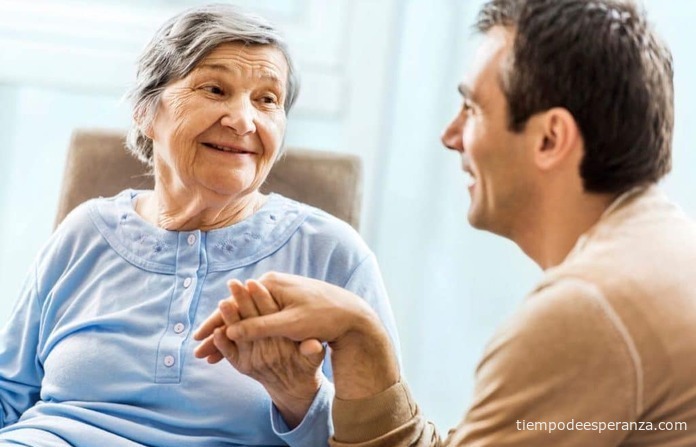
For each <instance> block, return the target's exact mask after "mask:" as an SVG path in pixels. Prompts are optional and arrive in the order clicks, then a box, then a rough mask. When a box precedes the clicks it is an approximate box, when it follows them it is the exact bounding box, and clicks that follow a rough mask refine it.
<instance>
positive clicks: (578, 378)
mask: <svg viewBox="0 0 696 447" xmlns="http://www.w3.org/2000/svg"><path fill="white" fill-rule="evenodd" d="M518 421H519V422H518ZM535 422H537V423H538V422H541V423H544V422H545V423H546V425H545V426H544V425H536V426H534V425H533V424H534V423H535ZM569 422H570V423H572V427H573V430H567V429H565V430H561V429H560V428H559V423H569ZM665 422H667V423H675V422H681V423H686V429H684V427H683V426H682V427H680V428H681V429H680V430H665V429H660V428H665V427H662V426H660V423H665ZM550 423H556V424H557V425H556V428H555V429H554V430H551V425H550ZM593 423H594V424H593ZM602 423H604V424H605V425H604V429H603V430H602V431H601V433H600V428H602ZM609 423H613V425H610V424H609ZM630 423H632V424H630ZM334 424H335V436H334V439H333V440H332V445H333V446H336V447H339V446H348V445H350V446H361V447H368V446H370V447H371V446H389V447H396V446H419V447H420V446H496V447H504V446H538V447H546V446H549V447H551V446H553V447H559V446H564V447H566V446H568V447H570V446H582V447H603V446H669V447H676V446H696V225H695V224H694V223H693V222H692V221H691V220H689V219H688V218H687V217H685V216H684V215H683V213H682V212H681V211H680V210H679V209H678V208H677V207H676V206H674V205H673V204H671V203H670V202H669V201H668V200H667V199H666V198H665V197H664V195H663V194H662V193H661V192H660V191H659V190H658V189H657V188H656V187H651V188H648V189H645V190H637V191H632V192H630V193H627V194H625V195H623V196H621V197H620V198H619V199H617V200H616V202H614V204H613V205H612V206H611V207H610V208H609V209H608V210H607V211H606V212H605V213H604V214H603V216H602V218H601V219H600V220H599V222H598V223H597V224H596V225H594V226H593V227H592V228H591V229H590V230H589V231H588V232H587V233H586V234H585V235H583V236H582V237H581V238H580V239H579V240H578V242H577V244H576V246H575V247H574V249H573V250H572V251H571V253H570V254H569V255H568V256H567V258H566V260H565V261H564V262H563V263H562V264H561V265H559V266H557V267H555V268H553V269H549V270H548V271H547V272H546V275H545V277H544V279H543V280H542V282H541V283H540V284H539V285H538V287H537V288H536V289H535V290H534V291H533V292H532V293H531V294H530V295H529V296H528V297H527V299H525V301H524V303H523V305H522V306H521V308H520V309H519V311H518V312H517V313H516V314H515V315H514V316H513V317H512V319H511V320H510V321H509V322H508V323H507V324H506V325H505V326H503V327H501V328H500V329H499V330H498V331H497V333H496V335H495V336H494V337H493V339H492V341H491V342H490V344H489V345H488V347H487V349H486V351H485V353H484V356H483V359H482V360H481V363H480V364H479V367H478V369H477V371H476V387H475V392H474V402H473V404H472V406H471V408H470V410H469V412H468V413H467V414H466V416H465V417H464V420H463V421H462V422H461V423H460V425H459V426H458V427H456V428H455V429H453V430H451V431H450V433H449V436H448V437H447V439H446V440H445V441H444V442H443V441H441V440H440V438H439V435H438V434H437V432H436V429H435V427H434V426H433V425H432V424H431V423H429V422H427V421H426V420H425V419H424V418H423V416H422V415H421V414H420V413H419V410H418V407H417V406H416V404H415V402H413V400H412V398H411V395H410V394H409V391H408V388H407V387H406V385H405V384H403V383H399V384H396V385H394V386H393V387H391V388H389V389H388V390H386V391H384V392H383V393H381V394H380V395H378V396H375V397H373V398H371V399H369V400H363V401H341V400H336V401H335V403H334ZM527 424H532V426H531V427H530V426H528V425H527ZM525 428H526V429H525ZM529 428H537V429H536V430H534V429H529ZM578 428H582V430H580V429H578ZM650 428H652V430H650Z"/></svg>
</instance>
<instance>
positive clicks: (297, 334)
mask: <svg viewBox="0 0 696 447" xmlns="http://www.w3.org/2000/svg"><path fill="white" fill-rule="evenodd" d="M295 313H296V312H294V311H293V310H286V311H282V312H276V313H273V314H270V315H263V316H259V317H258V318H251V319H248V320H242V321H240V322H239V323H235V324H233V325H230V326H228V327H227V332H226V334H227V337H228V338H229V339H230V340H234V341H237V342H242V341H243V342H251V341H255V340H259V339H261V338H268V337H285V338H289V339H290V340H294V341H302V340H304V339H306V338H310V337H311V335H310V336H306V335H305V334H304V332H305V330H304V327H298V325H297V321H298V320H299V319H300V318H301V316H299V318H296V317H295Z"/></svg>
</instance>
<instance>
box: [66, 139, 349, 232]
mask: <svg viewBox="0 0 696 447" xmlns="http://www.w3.org/2000/svg"><path fill="white" fill-rule="evenodd" d="M124 144H125V132H124V131H117V130H105V129H78V130H75V131H74V132H73V135H72V138H71V140H70V147H69V148H68V158H67V161H66V164H65V172H64V174H63V183H62V187H61V192H60V200H59V203H58V212H57V214H56V221H55V225H56V226H57V225H58V224H59V223H60V222H61V221H62V220H63V219H64V218H65V216H66V215H67V214H68V213H69V212H70V211H71V210H72V209H73V208H75V207H76V206H77V205H79V204H80V203H82V202H84V201H85V200H88V199H91V198H93V197H99V196H103V197H109V196H113V195H114V194H117V193H118V192H119V191H122V190H124V189H126V188H134V189H152V187H153V178H152V176H151V175H148V174H147V168H146V166H145V165H144V164H143V163H141V162H140V161H139V160H137V159H136V158H135V157H133V156H132V155H131V154H130V153H129V152H128V151H127V150H126V149H125V145H124ZM361 180H362V165H361V162H360V159H359V158H358V157H357V156H355V155H348V154H338V153H333V152H320V151H308V150H300V149H288V150H287V151H286V153H285V154H284V155H283V157H282V158H281V159H280V160H278V161H277V162H276V164H275V165H274V166H273V168H272V169H271V172H270V174H269V175H268V178H267V179H266V182H265V183H264V184H263V186H262V187H261V190H262V191H263V192H265V193H268V192H276V193H279V194H282V195H284V196H286V197H289V198H291V199H295V200H297V201H300V202H304V203H307V204H309V205H312V206H316V207H317V208H321V209H322V210H324V211H326V212H328V213H330V214H333V215H334V216H336V217H338V218H339V219H342V220H344V221H345V222H348V223H349V224H350V225H352V226H353V228H355V229H356V230H358V229H359V224H360V205H361V200H362V185H361Z"/></svg>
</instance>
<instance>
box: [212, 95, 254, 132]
mask: <svg viewBox="0 0 696 447" xmlns="http://www.w3.org/2000/svg"><path fill="white" fill-rule="evenodd" d="M255 113H256V111H255V110H254V107H253V105H252V104H251V101H250V100H249V99H248V98H236V99H234V100H232V101H230V102H229V103H228V105H227V111H226V113H225V115H224V116H223V117H222V120H221V124H222V125H223V126H226V127H229V128H231V129H232V130H234V132H235V133H236V134H237V135H239V136H242V135H246V134H249V133H254V132H256V124H255V122H254V117H255Z"/></svg>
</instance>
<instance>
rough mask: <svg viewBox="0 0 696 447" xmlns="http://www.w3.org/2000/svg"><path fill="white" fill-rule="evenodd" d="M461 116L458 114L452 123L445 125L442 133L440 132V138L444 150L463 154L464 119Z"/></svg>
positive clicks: (461, 114)
mask: <svg viewBox="0 0 696 447" xmlns="http://www.w3.org/2000/svg"><path fill="white" fill-rule="evenodd" d="M463 115H464V114H463V113H458V114H457V116H455V117H454V119H453V120H452V122H450V123H449V125H447V127H446V128H445V130H444V132H442V137H440V140H441V141H442V144H444V145H445V147H446V148H448V149H452V150H454V151H458V152H464V141H463V139H462V134H463V130H464V120H465V119H466V118H465V117H464V116H463Z"/></svg>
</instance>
